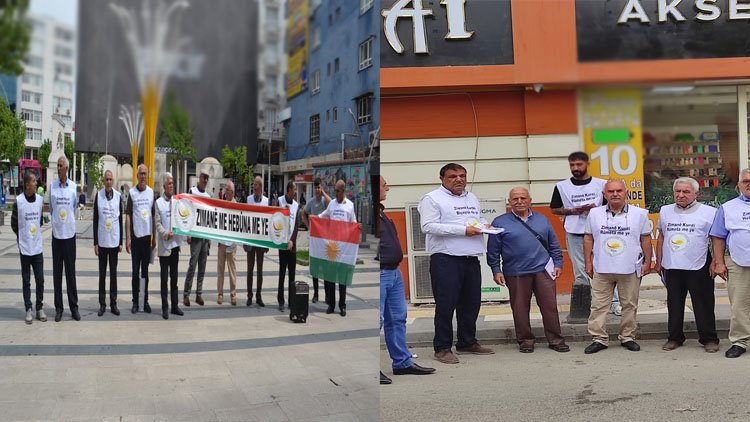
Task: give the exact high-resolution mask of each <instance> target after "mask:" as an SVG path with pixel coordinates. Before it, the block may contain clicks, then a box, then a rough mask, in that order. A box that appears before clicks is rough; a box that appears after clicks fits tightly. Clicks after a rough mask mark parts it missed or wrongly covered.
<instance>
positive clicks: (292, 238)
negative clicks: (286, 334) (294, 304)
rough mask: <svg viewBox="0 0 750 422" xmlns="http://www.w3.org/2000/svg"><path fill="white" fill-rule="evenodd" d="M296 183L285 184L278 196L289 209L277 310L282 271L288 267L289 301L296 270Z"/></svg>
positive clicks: (281, 293)
mask: <svg viewBox="0 0 750 422" xmlns="http://www.w3.org/2000/svg"><path fill="white" fill-rule="evenodd" d="M296 195H297V185H295V184H294V182H293V181H291V180H290V181H289V182H288V183H287V184H286V194H285V195H284V196H282V197H281V198H279V206H280V207H282V208H287V209H288V210H289V237H288V240H287V243H288V247H287V250H283V249H279V290H278V293H277V295H276V298H277V299H278V301H279V312H284V273H285V272H286V271H287V268H288V269H289V301H290V302H291V300H292V295H293V294H294V292H295V289H294V276H295V272H296V271H297V229H298V228H299V220H300V219H299V218H297V213H298V212H299V204H298V203H297V201H295V200H294V197H295V196H296Z"/></svg>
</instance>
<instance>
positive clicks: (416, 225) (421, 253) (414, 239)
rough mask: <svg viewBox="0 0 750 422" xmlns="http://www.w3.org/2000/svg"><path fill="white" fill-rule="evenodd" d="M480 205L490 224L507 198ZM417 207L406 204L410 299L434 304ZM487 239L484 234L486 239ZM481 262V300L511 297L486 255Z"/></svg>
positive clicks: (426, 254)
mask: <svg viewBox="0 0 750 422" xmlns="http://www.w3.org/2000/svg"><path fill="white" fill-rule="evenodd" d="M479 204H480V206H481V213H482V217H484V219H485V220H487V222H490V223H491V222H492V220H494V219H495V217H497V216H499V215H501V214H503V213H505V199H499V200H497V199H495V200H480V201H479ZM417 206H418V204H416V203H408V204H406V205H405V212H406V236H407V247H408V260H409V292H410V301H411V303H434V302H435V299H434V297H433V295H432V282H431V279H430V254H429V253H428V252H427V250H426V247H425V246H426V245H425V234H424V233H422V228H421V224H420V220H419V211H418V210H417ZM486 240H487V237H486V235H485V242H486ZM479 263H480V267H481V269H482V287H481V289H482V301H505V300H509V299H510V294H509V293H508V288H507V287H502V286H498V285H497V284H495V281H494V280H493V279H492V270H490V267H489V266H488V265H487V261H486V257H485V256H482V257H480V258H479Z"/></svg>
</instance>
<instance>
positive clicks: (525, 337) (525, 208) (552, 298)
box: [487, 187, 570, 353]
mask: <svg viewBox="0 0 750 422" xmlns="http://www.w3.org/2000/svg"><path fill="white" fill-rule="evenodd" d="M508 201H509V202H510V206H511V212H507V213H505V214H503V215H501V216H500V217H497V218H495V220H494V221H493V222H492V226H493V227H497V228H502V229H503V231H502V232H501V233H500V234H493V235H490V236H489V240H488V242H487V264H489V266H490V268H492V274H494V279H495V283H497V284H499V285H501V286H508V290H509V291H510V307H511V309H512V310H513V324H514V325H515V328H516V339H517V341H518V346H519V351H520V352H521V353H531V352H533V351H534V339H535V337H534V333H533V332H532V331H531V321H530V320H529V310H530V307H531V294H532V293H533V294H534V296H535V297H536V303H537V305H539V310H540V311H541V313H542V322H543V324H544V335H545V336H546V337H547V342H548V343H549V348H550V349H552V350H555V351H557V352H567V351H569V350H570V348H569V347H568V345H567V344H565V339H564V338H563V336H562V331H561V329H560V318H559V316H558V313H557V292H556V289H555V279H556V278H557V277H559V276H560V274H562V264H563V259H562V251H561V250H560V244H559V242H558V241H557V236H555V231H554V230H553V229H552V226H551V225H550V223H549V220H547V218H546V217H545V216H543V215H541V214H537V213H533V212H532V211H531V196H530V195H529V191H528V190H527V189H526V188H522V187H517V188H513V189H511V191H510V193H509V194H508ZM501 258H502V260H501Z"/></svg>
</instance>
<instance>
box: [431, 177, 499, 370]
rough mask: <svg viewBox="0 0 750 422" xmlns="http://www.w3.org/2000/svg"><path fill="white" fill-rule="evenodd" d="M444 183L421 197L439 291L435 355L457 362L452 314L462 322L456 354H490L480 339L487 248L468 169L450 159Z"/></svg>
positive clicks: (435, 285)
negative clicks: (483, 262)
mask: <svg viewBox="0 0 750 422" xmlns="http://www.w3.org/2000/svg"><path fill="white" fill-rule="evenodd" d="M440 182H441V186H440V187H439V188H438V189H435V190H433V191H432V192H429V193H427V194H426V195H425V196H424V197H423V198H422V200H421V201H420V202H419V208H418V209H419V215H420V222H421V228H422V232H423V233H425V235H426V236H425V245H426V249H427V251H428V252H429V253H430V279H431V281H432V292H433V294H434V296H435V337H434V338H433V340H432V347H433V348H434V350H435V360H437V361H438V362H441V363H445V364H457V363H458V362H459V361H458V357H457V356H456V355H455V354H453V352H452V351H451V348H452V347H453V344H452V343H453V314H454V312H455V314H456V320H457V323H458V330H457V333H456V334H457V337H458V341H457V342H456V353H458V354H463V353H467V354H476V355H490V354H493V353H495V351H494V350H492V349H490V348H488V347H484V346H482V345H480V344H479V342H478V341H477V338H476V335H477V317H479V308H480V305H481V300H482V299H481V294H482V293H481V286H482V274H481V268H480V266H479V257H480V256H482V255H483V254H484V253H485V252H486V251H487V248H486V245H485V243H484V236H482V228H481V227H482V226H486V225H487V224H486V221H484V219H483V218H482V216H481V207H480V205H479V200H478V199H477V197H476V196H475V195H474V194H473V193H471V192H468V191H466V190H465V189H466V168H464V166H462V165H460V164H456V163H449V164H446V165H444V166H443V167H442V168H441V169H440Z"/></svg>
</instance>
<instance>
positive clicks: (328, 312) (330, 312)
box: [326, 306, 335, 314]
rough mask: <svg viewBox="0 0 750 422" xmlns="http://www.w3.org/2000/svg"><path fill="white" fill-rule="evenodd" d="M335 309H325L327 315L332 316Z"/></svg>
mask: <svg viewBox="0 0 750 422" xmlns="http://www.w3.org/2000/svg"><path fill="white" fill-rule="evenodd" d="M334 310H335V309H333V306H329V307H328V309H326V313H327V314H332V313H333V312H334Z"/></svg>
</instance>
